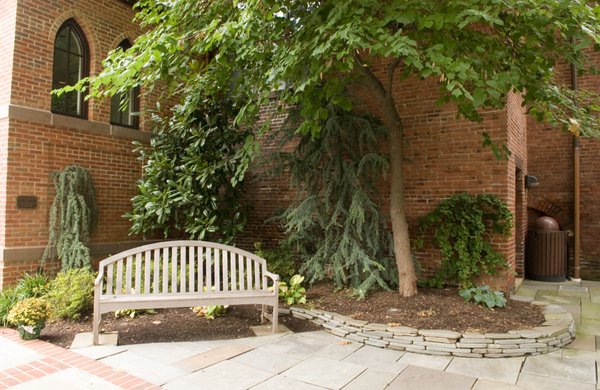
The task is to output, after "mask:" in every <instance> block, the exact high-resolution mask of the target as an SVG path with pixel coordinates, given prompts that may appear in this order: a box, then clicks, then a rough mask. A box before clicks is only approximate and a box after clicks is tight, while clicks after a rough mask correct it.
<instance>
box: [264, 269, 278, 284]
mask: <svg viewBox="0 0 600 390" xmlns="http://www.w3.org/2000/svg"><path fill="white" fill-rule="evenodd" d="M263 275H265V276H268V277H269V278H271V279H272V280H273V282H279V275H277V274H274V273H271V272H269V271H264V272H263Z"/></svg>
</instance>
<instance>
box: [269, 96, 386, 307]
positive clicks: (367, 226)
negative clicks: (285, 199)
mask: <svg viewBox="0 0 600 390" xmlns="http://www.w3.org/2000/svg"><path fill="white" fill-rule="evenodd" d="M294 118H295V117H294V116H293V115H291V117H290V119H289V122H288V124H290V123H291V124H292V125H289V126H287V131H286V132H285V135H284V136H283V137H282V138H281V139H280V143H281V145H280V146H281V147H280V148H279V150H285V148H284V147H283V146H284V145H286V144H288V143H290V142H292V141H294V142H297V146H296V147H295V149H294V150H293V151H292V152H280V153H277V154H275V155H274V156H273V159H274V160H275V162H276V163H275V167H276V169H275V170H274V173H275V174H280V172H282V171H283V170H286V169H289V177H290V183H291V185H292V187H295V188H296V189H297V194H298V195H297V198H296V200H295V202H294V203H293V204H292V205H291V206H290V207H289V208H288V209H287V210H285V211H284V212H283V213H282V215H281V216H280V220H281V221H282V223H283V225H284V228H285V233H286V236H287V241H288V242H289V243H291V244H292V245H293V247H294V248H295V249H296V250H297V251H298V253H299V255H300V256H301V258H302V260H303V261H304V263H303V265H302V268H301V270H300V273H302V274H305V275H306V276H307V277H308V281H309V283H314V282H316V281H318V280H321V279H324V278H328V277H331V278H332V279H333V281H334V284H335V285H336V287H337V288H343V287H351V288H353V289H354V292H355V294H356V295H358V296H359V297H364V295H365V294H366V293H367V292H368V291H369V290H370V289H372V288H374V287H376V286H379V287H381V288H383V289H390V288H391V287H392V286H395V285H396V284H397V274H395V267H394V266H393V264H394V263H393V251H392V245H391V236H390V234H389V233H388V231H387V230H386V221H385V220H384V218H383V217H382V216H381V213H380V211H379V207H378V205H377V203H376V202H375V201H374V199H378V198H379V194H378V192H377V185H376V183H377V181H378V180H380V179H381V177H382V174H383V173H384V172H386V170H387V167H388V161H387V158H386V157H385V156H383V155H381V154H380V153H379V151H378V150H377V142H378V140H381V139H385V136H386V134H387V130H386V129H385V128H384V127H383V126H381V125H379V124H378V123H377V122H376V121H375V120H374V119H373V118H371V117H364V116H359V115H357V114H354V113H348V112H343V111H341V110H340V109H338V108H335V107H330V108H329V117H328V119H327V121H326V122H325V124H324V126H323V129H322V130H321V133H320V137H319V138H318V139H315V138H313V137H312V136H310V135H305V136H302V137H300V139H299V140H297V136H296V134H295V126H293V124H294V123H296V124H297V122H294Z"/></svg>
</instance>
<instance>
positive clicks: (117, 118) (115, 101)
mask: <svg viewBox="0 0 600 390" xmlns="http://www.w3.org/2000/svg"><path fill="white" fill-rule="evenodd" d="M120 103H121V95H114V96H113V97H112V98H110V121H111V122H112V123H116V124H119V123H121V111H119V105H120Z"/></svg>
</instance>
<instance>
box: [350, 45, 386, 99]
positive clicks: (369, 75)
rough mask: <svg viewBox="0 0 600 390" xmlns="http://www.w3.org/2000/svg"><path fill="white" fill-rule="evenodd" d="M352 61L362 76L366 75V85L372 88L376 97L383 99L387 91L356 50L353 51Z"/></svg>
mask: <svg viewBox="0 0 600 390" xmlns="http://www.w3.org/2000/svg"><path fill="white" fill-rule="evenodd" d="M354 62H355V63H356V65H357V66H358V69H360V72H361V73H362V74H363V76H365V77H366V79H367V81H368V84H367V85H368V86H369V87H370V88H371V89H372V90H373V92H374V93H375V94H376V95H377V97H378V98H380V99H385V98H386V97H387V93H386V90H385V88H384V87H383V85H382V84H381V81H379V79H378V78H377V76H375V75H374V74H373V72H371V69H369V67H367V66H365V65H364V61H363V59H362V57H361V56H360V54H358V53H356V52H355V53H354Z"/></svg>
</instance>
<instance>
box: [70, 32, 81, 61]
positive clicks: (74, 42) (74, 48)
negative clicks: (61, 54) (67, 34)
mask: <svg viewBox="0 0 600 390" xmlns="http://www.w3.org/2000/svg"><path fill="white" fill-rule="evenodd" d="M69 30H70V31H71V45H70V47H69V51H70V52H71V53H75V54H79V55H81V53H82V52H83V50H81V42H79V38H78V37H77V35H76V34H75V32H73V30H71V29H69Z"/></svg>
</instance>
